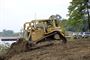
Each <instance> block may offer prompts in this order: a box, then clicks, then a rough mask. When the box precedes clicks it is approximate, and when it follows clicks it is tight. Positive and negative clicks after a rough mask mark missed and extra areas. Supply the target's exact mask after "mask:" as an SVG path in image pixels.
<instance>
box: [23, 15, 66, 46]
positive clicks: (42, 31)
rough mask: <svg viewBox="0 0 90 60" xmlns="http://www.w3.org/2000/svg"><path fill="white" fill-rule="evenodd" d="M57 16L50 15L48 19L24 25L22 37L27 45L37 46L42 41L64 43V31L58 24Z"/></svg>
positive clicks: (58, 17) (58, 18)
mask: <svg viewBox="0 0 90 60" xmlns="http://www.w3.org/2000/svg"><path fill="white" fill-rule="evenodd" d="M60 18H61V17H60V16H59V15H52V16H50V18H49V19H38V20H32V21H31V22H26V23H25V24H24V32H23V37H24V39H25V40H27V41H29V44H30V45H31V46H32V45H33V44H37V43H39V42H42V41H51V40H62V43H66V42H67V39H66V38H65V31H64V28H63V27H62V25H61V23H60Z"/></svg>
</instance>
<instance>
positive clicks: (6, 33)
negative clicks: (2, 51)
mask: <svg viewBox="0 0 90 60" xmlns="http://www.w3.org/2000/svg"><path fill="white" fill-rule="evenodd" d="M19 33H20V32H17V33H16V32H14V31H13V30H5V29H4V30H3V31H2V32H0V37H9V36H10V37H14V36H19Z"/></svg>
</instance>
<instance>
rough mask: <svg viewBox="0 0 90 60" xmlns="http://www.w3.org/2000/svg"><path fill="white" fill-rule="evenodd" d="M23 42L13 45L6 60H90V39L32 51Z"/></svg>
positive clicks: (56, 43) (57, 44)
mask: <svg viewBox="0 0 90 60" xmlns="http://www.w3.org/2000/svg"><path fill="white" fill-rule="evenodd" d="M22 40H23V39H20V41H18V42H16V43H13V44H12V45H11V48H10V49H9V51H8V53H7V54H6V56H5V57H6V58H5V59H4V60H90V39H88V40H83V39H80V40H74V41H68V43H67V44H60V41H56V42H55V44H52V45H47V46H46V45H43V46H42V47H37V48H35V49H33V50H30V51H29V49H28V48H27V47H26V45H27V41H24V40H23V41H22Z"/></svg>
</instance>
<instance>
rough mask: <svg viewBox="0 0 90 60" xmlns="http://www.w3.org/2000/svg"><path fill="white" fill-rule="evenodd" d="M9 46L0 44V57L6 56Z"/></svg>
mask: <svg viewBox="0 0 90 60" xmlns="http://www.w3.org/2000/svg"><path fill="white" fill-rule="evenodd" d="M9 47H10V45H9V44H0V56H2V55H4V54H6V52H7V51H8V49H9Z"/></svg>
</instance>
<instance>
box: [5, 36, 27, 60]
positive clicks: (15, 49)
mask: <svg viewBox="0 0 90 60" xmlns="http://www.w3.org/2000/svg"><path fill="white" fill-rule="evenodd" d="M27 43H28V42H27V41H25V40H24V39H22V38H21V39H19V40H18V41H17V42H15V43H13V44H12V45H11V47H10V48H9V50H8V52H7V53H6V55H5V60H8V59H9V58H11V57H12V56H14V55H15V54H19V53H21V52H25V51H28V48H27V46H26V45H27Z"/></svg>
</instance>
